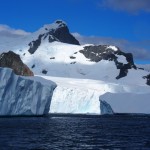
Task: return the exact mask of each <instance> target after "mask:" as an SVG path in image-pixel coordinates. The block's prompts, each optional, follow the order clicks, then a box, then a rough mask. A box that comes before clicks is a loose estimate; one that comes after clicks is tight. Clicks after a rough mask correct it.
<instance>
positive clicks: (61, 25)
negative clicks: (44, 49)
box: [28, 20, 80, 54]
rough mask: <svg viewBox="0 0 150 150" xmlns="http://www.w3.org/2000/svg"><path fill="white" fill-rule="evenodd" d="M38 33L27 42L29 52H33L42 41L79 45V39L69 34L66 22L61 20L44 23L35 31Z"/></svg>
mask: <svg viewBox="0 0 150 150" xmlns="http://www.w3.org/2000/svg"><path fill="white" fill-rule="evenodd" d="M36 34H37V35H38V36H37V37H35V40H33V41H32V42H30V43H29V46H30V48H29V50H28V51H29V52H30V53H31V54H33V53H34V52H35V51H36V50H37V48H38V47H39V46H40V44H41V43H42V41H45V40H46V41H48V42H49V43H51V42H54V41H58V42H63V43H68V44H74V45H80V43H79V41H78V40H76V39H75V37H74V36H73V35H71V34H70V32H69V29H68V27H67V25H66V23H65V22H64V21H62V20H56V21H55V22H54V23H52V24H50V25H44V26H43V27H42V28H41V29H40V30H39V31H37V32H36Z"/></svg>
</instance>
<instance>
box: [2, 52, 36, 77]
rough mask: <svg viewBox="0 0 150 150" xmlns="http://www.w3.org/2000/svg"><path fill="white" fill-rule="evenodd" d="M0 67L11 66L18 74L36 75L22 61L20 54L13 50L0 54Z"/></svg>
mask: <svg viewBox="0 0 150 150" xmlns="http://www.w3.org/2000/svg"><path fill="white" fill-rule="evenodd" d="M0 67H6V68H11V69H13V71H14V73H15V74H17V75H21V76H34V74H33V72H32V71H31V70H30V69H29V68H28V66H27V65H25V64H24V63H23V62H22V60H21V59H20V56H19V55H17V54H15V53H14V52H12V51H9V52H7V53H2V54H1V55H0Z"/></svg>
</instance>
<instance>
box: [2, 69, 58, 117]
mask: <svg viewBox="0 0 150 150" xmlns="http://www.w3.org/2000/svg"><path fill="white" fill-rule="evenodd" d="M44 81H45V79H42V78H40V77H23V76H18V75H15V74H14V72H13V71H12V70H11V69H8V68H1V67H0V116H12V115H45V114H48V112H49V108H50V103H51V98H52V95H53V91H54V89H55V87H56V84H55V83H54V82H52V81H47V80H46V81H45V82H44Z"/></svg>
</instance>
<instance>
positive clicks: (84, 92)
mask: <svg viewBox="0 0 150 150" xmlns="http://www.w3.org/2000/svg"><path fill="white" fill-rule="evenodd" d="M8 50H12V51H14V52H15V53H17V54H19V55H20V57H21V59H22V61H23V63H25V64H27V66H28V67H29V68H30V69H31V70H32V71H33V73H34V74H35V75H36V76H42V77H43V78H45V79H47V80H52V81H54V82H56V84H57V88H56V89H55V91H54V95H53V97H52V102H51V106H50V112H51V113H54V112H55V113H92V114H93V113H96V114H100V113H101V114H103V113H105V112H113V111H111V109H110V108H111V106H110V107H109V104H108V105H106V104H107V102H105V101H104V99H103V100H102V101H99V99H100V97H101V96H102V95H103V94H105V93H107V92H110V93H134V94H147V93H150V87H149V86H148V85H147V84H148V83H149V80H150V79H149V76H148V74H149V73H148V72H147V71H145V70H142V69H138V68H137V67H136V64H134V58H133V56H132V54H131V53H125V52H123V51H121V50H120V49H119V48H118V47H116V46H113V45H97V46H96V45H88V44H87V45H80V44H79V42H78V41H77V40H76V39H75V38H74V37H73V36H72V35H71V34H70V33H69V29H68V27H67V25H66V23H65V22H64V21H61V20H57V21H55V22H54V23H53V24H49V25H44V26H43V27H42V28H40V29H39V30H38V31H36V32H34V33H31V34H28V35H26V36H24V37H19V38H11V37H5V38H4V37H3V38H2V39H1V41H0V51H1V52H3V51H5V52H6V51H8ZM147 76H148V77H147ZM146 83H147V84H146ZM127 97H128V94H127ZM122 105H123V103H122ZM118 107H119V105H118ZM133 107H134V106H133ZM142 109H143V108H142ZM112 110H113V109H112ZM127 112H128V111H127ZM141 112H142V111H141Z"/></svg>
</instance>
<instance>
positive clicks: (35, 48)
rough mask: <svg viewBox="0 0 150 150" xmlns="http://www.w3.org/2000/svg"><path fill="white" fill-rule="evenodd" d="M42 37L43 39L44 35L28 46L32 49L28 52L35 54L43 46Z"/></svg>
mask: <svg viewBox="0 0 150 150" xmlns="http://www.w3.org/2000/svg"><path fill="white" fill-rule="evenodd" d="M42 37H43V35H39V37H38V39H37V40H35V41H32V42H30V43H29V44H28V45H29V46H30V48H29V50H28V51H29V52H30V54H33V53H34V52H35V51H36V50H37V49H38V47H39V46H40V44H41V39H42Z"/></svg>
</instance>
